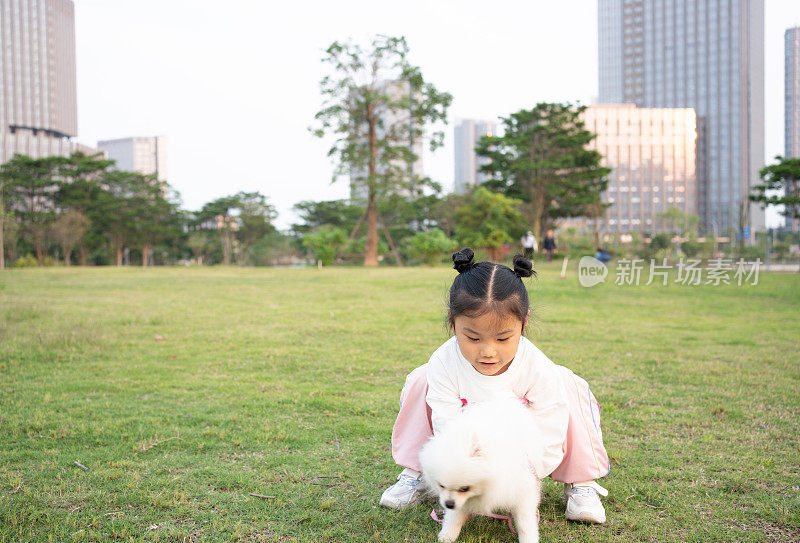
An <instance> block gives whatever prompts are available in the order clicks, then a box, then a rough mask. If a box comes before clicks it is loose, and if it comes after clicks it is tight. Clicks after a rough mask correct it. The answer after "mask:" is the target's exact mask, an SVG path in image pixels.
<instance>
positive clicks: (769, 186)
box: [750, 155, 800, 219]
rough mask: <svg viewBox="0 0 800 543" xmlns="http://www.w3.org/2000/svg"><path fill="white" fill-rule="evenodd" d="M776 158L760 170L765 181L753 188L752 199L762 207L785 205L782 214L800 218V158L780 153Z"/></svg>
mask: <svg viewBox="0 0 800 543" xmlns="http://www.w3.org/2000/svg"><path fill="white" fill-rule="evenodd" d="M775 160H776V161H777V162H776V163H775V164H770V165H769V166H766V167H764V168H762V169H761V170H760V171H759V172H758V173H759V174H760V175H761V179H762V180H763V181H764V182H763V183H762V184H761V185H755V186H754V187H753V188H752V192H751V194H750V200H751V201H753V202H759V203H760V204H761V206H762V208H763V207H766V206H768V205H783V210H782V211H781V212H780V213H781V215H783V216H784V217H787V218H793V219H800V158H783V157H782V156H780V155H778V156H776V157H775Z"/></svg>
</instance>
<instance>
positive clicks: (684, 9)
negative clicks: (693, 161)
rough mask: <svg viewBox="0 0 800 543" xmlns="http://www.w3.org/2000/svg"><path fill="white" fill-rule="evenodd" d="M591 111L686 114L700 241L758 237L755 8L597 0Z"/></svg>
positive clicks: (712, 0) (760, 99)
mask: <svg viewBox="0 0 800 543" xmlns="http://www.w3.org/2000/svg"><path fill="white" fill-rule="evenodd" d="M598 46H599V83H600V86H599V90H600V95H599V102H600V103H606V104H607V103H634V104H636V105H637V106H639V107H646V108H693V109H694V110H695V111H696V113H697V115H698V117H699V119H698V125H699V127H700V134H699V137H700V141H699V145H698V147H700V148H701V149H702V151H701V153H702V154H701V156H700V157H699V158H700V160H699V164H698V166H699V170H698V190H697V212H698V214H699V216H700V221H701V226H702V227H703V228H704V230H705V231H707V232H711V233H716V234H718V235H722V234H724V233H727V232H729V231H732V230H733V231H741V230H740V226H742V227H743V226H749V227H750V229H751V230H753V229H756V230H763V229H764V213H763V211H762V210H760V209H759V206H758V205H757V204H754V203H750V202H749V201H748V195H749V193H750V187H752V186H753V185H755V184H758V183H759V176H758V170H759V169H760V168H761V167H762V166H763V163H764V0H693V1H686V0H598Z"/></svg>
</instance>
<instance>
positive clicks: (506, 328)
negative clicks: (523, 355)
mask: <svg viewBox="0 0 800 543" xmlns="http://www.w3.org/2000/svg"><path fill="white" fill-rule="evenodd" d="M529 317H530V313H529V314H528V315H527V316H526V317H525V322H521V321H520V320H519V319H518V318H517V317H516V316H514V315H498V314H496V313H486V314H484V315H481V316H480V317H475V318H472V317H467V316H466V315H458V316H457V317H456V318H455V319H454V320H453V332H454V333H455V335H456V341H458V347H459V349H461V354H463V355H464V358H466V359H467V360H469V363H470V364H472V367H473V368H475V369H476V370H477V372H478V373H480V374H482V375H500V374H501V373H503V372H504V371H506V370H507V369H508V366H510V365H511V362H512V361H513V360H514V355H515V354H516V353H517V348H518V347H519V339H520V337H521V336H522V332H523V331H524V329H525V327H526V326H527V325H528V318H529Z"/></svg>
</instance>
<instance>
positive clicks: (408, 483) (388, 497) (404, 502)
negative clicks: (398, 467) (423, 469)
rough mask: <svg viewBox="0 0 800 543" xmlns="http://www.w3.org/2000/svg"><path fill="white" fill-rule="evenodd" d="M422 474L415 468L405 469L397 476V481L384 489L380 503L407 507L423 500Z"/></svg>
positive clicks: (394, 506) (401, 507)
mask: <svg viewBox="0 0 800 543" xmlns="http://www.w3.org/2000/svg"><path fill="white" fill-rule="evenodd" d="M421 477H422V474H421V473H419V472H418V471H414V470H413V469H408V468H406V469H404V470H403V471H402V473H400V475H398V476H397V482H396V483H395V484H393V485H392V486H390V487H389V488H387V489H386V490H384V491H383V495H382V496H381V501H380V504H381V505H382V506H384V507H389V508H391V509H406V508H408V507H413V506H415V505H417V504H418V503H419V502H420V501H422V496H423V494H424V493H425V492H424V490H423V486H424V485H422V481H421Z"/></svg>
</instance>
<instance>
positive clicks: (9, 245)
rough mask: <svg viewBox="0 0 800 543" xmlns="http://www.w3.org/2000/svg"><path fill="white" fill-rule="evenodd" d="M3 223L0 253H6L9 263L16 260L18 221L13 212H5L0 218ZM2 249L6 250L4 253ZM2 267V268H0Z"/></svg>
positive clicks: (0, 227)
mask: <svg viewBox="0 0 800 543" xmlns="http://www.w3.org/2000/svg"><path fill="white" fill-rule="evenodd" d="M0 183H2V181H0ZM2 222H3V224H0V229H2V241H1V242H0V243H1V244H2V245H3V247H0V253H3V255H5V254H7V255H8V260H9V261H10V262H11V265H12V266H13V265H14V262H15V261H16V260H17V243H18V242H19V223H17V219H16V218H15V217H14V213H13V212H6V214H5V217H3V219H2ZM4 251H8V252H7V253H5V252H4ZM0 269H2V268H0Z"/></svg>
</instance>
